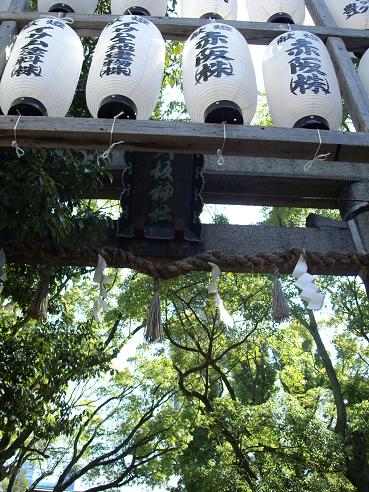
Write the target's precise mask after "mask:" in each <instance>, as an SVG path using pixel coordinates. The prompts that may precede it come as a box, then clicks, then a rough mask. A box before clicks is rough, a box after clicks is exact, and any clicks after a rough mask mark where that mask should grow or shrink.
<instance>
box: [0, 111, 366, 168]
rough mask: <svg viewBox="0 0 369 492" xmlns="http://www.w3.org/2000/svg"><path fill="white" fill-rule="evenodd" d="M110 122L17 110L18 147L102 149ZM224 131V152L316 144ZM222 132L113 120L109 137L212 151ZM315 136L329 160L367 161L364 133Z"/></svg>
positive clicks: (288, 135) (285, 132) (127, 145)
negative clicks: (30, 114)
mask: <svg viewBox="0 0 369 492" xmlns="http://www.w3.org/2000/svg"><path fill="white" fill-rule="evenodd" d="M16 121H17V117H15V116H0V146H1V147H10V146H11V144H12V141H13V140H14V127H15V124H16ZM111 128H112V120H108V119H94V118H86V119H84V118H46V117H42V116H40V117H37V118H35V117H31V116H28V117H27V116H22V118H21V119H20V121H19V123H18V126H17V140H18V144H19V145H20V146H21V147H39V148H79V149H96V148H100V149H101V148H107V147H108V146H109V142H110V132H111ZM226 134H227V138H226V142H225V146H224V154H225V155H244V156H250V157H280V158H287V159H307V160H310V159H312V158H313V156H314V155H315V153H316V151H317V148H318V146H319V134H318V131H317V130H306V129H287V128H275V127H260V126H246V125H227V127H226ZM223 135H224V130H223V125H220V124H212V123H211V124H210V123H206V124H205V123H179V122H175V123H172V122H168V121H127V120H117V121H116V124H115V127H114V141H122V140H123V141H124V144H122V148H123V149H124V150H137V151H142V152H145V151H147V152H158V151H159V152H173V153H186V154H189V153H191V154H192V153H200V154H209V155H214V154H216V153H217V149H219V147H221V146H222V143H223ZM320 139H321V146H320V152H321V153H329V156H328V161H350V162H355V163H366V164H367V163H368V161H369V135H368V134H365V133H346V132H335V131H324V130H322V131H320ZM321 165H329V163H328V162H326V163H324V164H321Z"/></svg>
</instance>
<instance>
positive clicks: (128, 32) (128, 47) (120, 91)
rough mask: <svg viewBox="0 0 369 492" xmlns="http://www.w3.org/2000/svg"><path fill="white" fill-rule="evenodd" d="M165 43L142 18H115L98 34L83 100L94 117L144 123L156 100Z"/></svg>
mask: <svg viewBox="0 0 369 492" xmlns="http://www.w3.org/2000/svg"><path fill="white" fill-rule="evenodd" d="M164 61H165V42H164V39H163V37H162V35H161V34H160V32H159V30H158V28H157V27H156V26H155V25H154V24H153V23H152V22H150V21H149V20H148V19H146V17H144V16H134V15H124V16H122V17H117V18H116V19H114V20H113V21H112V22H111V23H110V24H108V25H107V26H106V27H105V29H104V30H103V31H102V33H101V35H100V37H99V40H98V42H97V45H96V49H95V52H94V56H93V58H92V63H91V68H90V71H89V74H88V79H87V85H86V101H87V106H88V109H89V110H90V113H91V114H92V116H94V117H95V118H96V117H98V118H114V116H116V115H117V114H119V113H122V116H121V118H123V119H138V120H147V119H148V118H150V116H151V114H152V112H153V110H154V108H155V105H156V102H157V100H158V97H159V94H160V89H161V83H162V78H163V73H164Z"/></svg>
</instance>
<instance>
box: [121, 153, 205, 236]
mask: <svg viewBox="0 0 369 492" xmlns="http://www.w3.org/2000/svg"><path fill="white" fill-rule="evenodd" d="M125 161H126V168H125V170H124V171H123V178H122V179H123V191H122V194H121V199H120V203H121V207H122V213H121V216H120V219H119V221H118V231H117V236H118V237H123V238H135V239H161V240H163V239H165V240H173V239H174V240H179V241H181V240H182V241H183V240H185V241H201V222H200V214H201V212H202V209H203V201H202V198H201V191H202V189H203V185H204V178H203V175H202V169H203V166H204V156H202V155H197V154H196V155H193V154H166V153H149V152H126V154H125Z"/></svg>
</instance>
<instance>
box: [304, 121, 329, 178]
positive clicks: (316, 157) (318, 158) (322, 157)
mask: <svg viewBox="0 0 369 492" xmlns="http://www.w3.org/2000/svg"><path fill="white" fill-rule="evenodd" d="M317 132H318V137H319V145H318V148H317V149H316V152H315V155H314V157H313V158H312V159H311V160H310V161H308V162H307V163H306V164H305V166H304V171H309V169H310V168H311V166H312V165H313V164H315V162H316V161H326V160H327V158H328V156H329V155H331V153H330V152H327V154H319V151H320V147H321V146H322V137H321V135H320V130H317Z"/></svg>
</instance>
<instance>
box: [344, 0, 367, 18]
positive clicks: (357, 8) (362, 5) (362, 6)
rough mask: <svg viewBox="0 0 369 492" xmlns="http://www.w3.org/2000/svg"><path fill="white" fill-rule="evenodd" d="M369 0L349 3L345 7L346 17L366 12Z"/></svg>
mask: <svg viewBox="0 0 369 492" xmlns="http://www.w3.org/2000/svg"><path fill="white" fill-rule="evenodd" d="M368 9H369V2H368V1H367V0H358V1H357V2H352V3H349V4H347V5H346V6H345V7H344V9H343V14H344V15H345V16H346V19H350V17H352V16H354V15H359V14H365V13H366V12H368Z"/></svg>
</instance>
